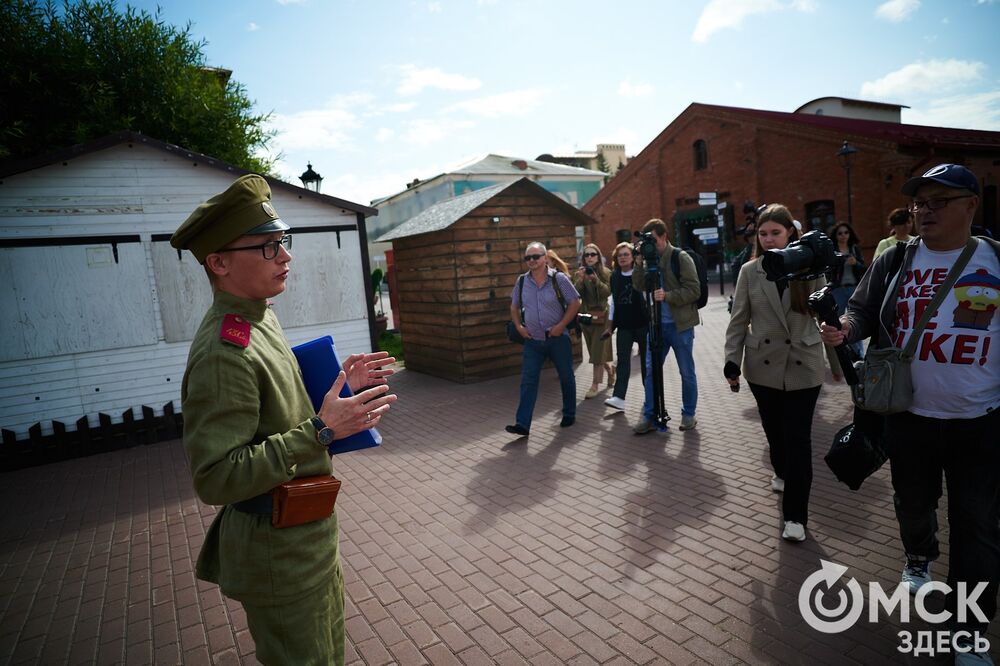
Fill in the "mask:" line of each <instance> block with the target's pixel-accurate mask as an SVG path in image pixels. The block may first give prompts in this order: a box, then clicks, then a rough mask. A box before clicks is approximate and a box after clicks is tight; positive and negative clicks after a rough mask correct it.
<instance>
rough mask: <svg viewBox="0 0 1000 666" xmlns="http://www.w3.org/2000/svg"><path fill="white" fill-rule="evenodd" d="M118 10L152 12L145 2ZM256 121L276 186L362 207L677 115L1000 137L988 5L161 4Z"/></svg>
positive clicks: (742, 1) (643, 139)
mask: <svg viewBox="0 0 1000 666" xmlns="http://www.w3.org/2000/svg"><path fill="white" fill-rule="evenodd" d="M130 4H132V5H133V6H136V7H140V8H143V9H148V10H150V11H154V10H155V7H156V4H157V3H156V2H153V1H150V2H146V1H145V0H143V1H142V2H134V3H130ZM165 4H166V6H165V7H164V8H163V11H162V13H161V17H162V18H163V19H164V20H166V21H167V22H169V23H173V24H177V25H184V24H186V23H187V22H188V21H190V22H191V23H192V35H193V36H194V37H195V38H197V39H205V40H206V41H207V42H208V44H207V46H206V48H205V53H206V55H207V58H208V63H209V64H210V65H213V66H217V67H224V68H227V69H231V70H233V77H234V78H235V79H236V80H238V81H240V82H241V83H243V84H244V85H246V87H247V89H248V92H249V95H250V97H251V98H252V99H254V100H255V101H256V103H257V109H258V110H259V111H264V112H266V111H271V112H273V114H274V117H273V126H274V128H275V129H276V130H278V132H279V135H278V137H277V138H276V140H275V142H274V148H275V149H276V151H280V152H281V153H282V154H283V158H282V160H281V162H280V163H279V166H278V169H279V172H280V174H281V175H282V176H283V177H284V178H285V179H286V180H289V181H291V182H295V183H296V184H298V182H299V181H298V179H297V176H298V175H299V174H300V173H302V172H303V171H305V169H306V163H307V161H308V162H312V164H313V168H314V169H315V170H316V171H318V172H319V173H320V174H322V176H323V177H324V181H323V189H322V191H323V193H324V194H331V195H334V196H337V197H341V198H344V199H348V200H351V201H355V202H357V203H364V204H367V203H369V202H370V201H371V200H372V199H375V198H378V197H382V196H387V195H390V194H393V193H395V192H397V191H399V190H402V189H404V188H405V183H407V182H409V181H411V180H413V179H414V178H421V179H424V178H430V177H432V176H435V175H437V174H439V173H442V172H443V171H445V170H447V169H448V168H450V167H453V166H455V165H457V164H460V163H462V162H465V161H468V160H470V159H473V158H476V157H479V156H482V155H485V154H486V153H491V152H492V153H498V154H501V155H510V156H516V157H523V158H529V159H532V158H535V157H537V156H538V155H540V154H542V153H561V152H569V153H571V152H573V151H575V150H593V149H594V147H595V146H596V144H597V143H598V142H601V143H624V144H625V146H626V150H627V152H628V154H630V155H635V154H637V153H639V151H640V150H642V148H644V147H645V146H646V145H647V144H648V143H649V142H650V141H651V140H652V139H653V138H654V137H655V136H656V135H657V134H658V133H659V132H660V131H662V130H663V128H665V127H666V126H667V125H668V124H669V123H670V122H671V121H672V120H673V119H674V118H675V117H676V116H677V115H678V114H679V113H680V112H681V111H683V110H684V109H685V108H686V107H687V106H688V105H689V104H690V103H692V102H703V103H709V104H722V105H728V106H741V107H749V108H757V109H769V110H775V111H794V110H795V109H796V108H797V107H799V106H800V105H802V104H804V103H805V102H808V101H810V100H812V99H815V98H818V97H823V96H827V95H836V96H843V97H851V98H855V99H871V100H877V101H884V102H892V103H897V104H905V105H907V106H909V107H910V108H909V109H904V110H903V122H905V123H914V124H922V125H941V126H948V127H965V128H972V129H989V130H1000V47H998V46H997V44H996V29H997V27H998V26H1000V0H891V1H889V2H878V1H877V0H874V1H871V2H861V1H859V0H836V1H835V0H706V1H702V2H681V1H667V0H663V1H660V2H638V1H630V0H620V1H619V2H613V3H609V2H592V1H590V0H537V1H533V2H532V1H528V0H420V1H394V0H384V1H382V0H369V1H364V2H362V1H356V2H355V1H342V2H334V1H331V0H243V1H241V2H235V1H231V0H198V1H193V0H172V1H171V2H169V3H165Z"/></svg>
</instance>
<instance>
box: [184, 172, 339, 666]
mask: <svg viewBox="0 0 1000 666" xmlns="http://www.w3.org/2000/svg"><path fill="white" fill-rule="evenodd" d="M244 178H256V179H257V180H258V181H260V182H259V183H258V182H251V183H244V184H242V185H239V187H242V188H243V189H246V188H247V187H251V188H257V189H258V190H259V189H260V185H261V184H263V188H264V189H267V184H266V182H265V181H263V179H261V178H260V177H259V176H253V177H244ZM241 180H243V179H241ZM239 183H240V181H237V184H239ZM237 184H234V185H233V187H231V188H230V190H233V188H236V187H238V185H237ZM230 190H227V193H228V192H230ZM242 194H243V195H246V193H245V192H243V193H242ZM225 195H226V193H224V194H222V195H219V197H225ZM256 196H262V195H261V194H260V192H259V191H258V192H257V194H256ZM219 197H216V198H213V200H210V201H209V203H212V202H213V201H215V199H218V198H219ZM252 197H253V195H251V198H252ZM267 198H268V199H269V198H270V191H269V190H267ZM225 204H226V200H225V199H223V200H221V202H220V203H219V205H225ZM206 205H207V204H206ZM203 206H204V205H203ZM266 210H267V212H268V214H273V208H270V205H269V204H268V207H267V209H266ZM244 212H245V211H244ZM199 214H201V215H204V211H203V208H199V209H198V210H197V211H195V213H194V214H193V215H192V218H194V221H195V224H203V225H204V224H205V222H203V221H202V218H201V217H196V216H198V215H199ZM210 215H212V216H214V217H213V224H237V226H238V227H240V226H241V225H246V224H248V222H243V223H239V222H236V223H234V222H230V221H229V219H230V218H229V217H228V216H226V215H222V214H218V213H210ZM192 218H189V219H188V222H185V225H189V223H191V222H192ZM273 219H277V216H276V214H275V215H273ZM255 222H259V220H255ZM279 222H280V220H279ZM255 226H256V225H255ZM285 228H287V227H285ZM185 229H186V227H185V226H182V227H181V229H179V230H178V234H175V238H176V237H178V235H179V234H180V237H181V240H180V241H178V242H177V244H178V245H184V246H188V245H192V246H193V244H192V243H187V242H186V241H185V240H184V238H185V237H184V236H183V235H182V234H181V231H182V230H185ZM252 230H253V227H251V228H249V229H247V228H238V229H237V233H236V234H235V236H234V237H233V238H230V239H228V240H222V241H221V242H222V243H228V242H230V241H231V240H233V239H234V238H237V237H239V236H240V235H242V234H245V233H247V232H248V231H252ZM187 231H188V233H189V234H190V233H191V232H190V230H189V229H187ZM226 236H228V234H223V235H222V236H219V237H218V238H217V239H216V240H214V241H212V242H211V243H209V244H208V245H207V246H206V245H204V244H202V245H201V246H200V247H199V249H198V252H201V253H202V255H203V256H201V257H199V260H200V261H203V260H204V255H205V254H208V253H210V252H212V251H214V250H215V249H219V248H220V247H221V245H217V244H218V243H219V242H220V240H219V239H224V238H226ZM195 237H197V234H196V236H195ZM212 245H217V247H215V248H212V247H211V246H212ZM198 252H196V254H195V256H196V257H197V256H198ZM181 405H182V411H183V414H184V447H185V450H186V452H187V456H188V460H189V462H190V466H191V473H192V476H193V479H194V487H195V491H196V492H197V493H198V496H199V497H200V498H201V499H202V500H203V501H204V502H206V503H209V504H215V505H224V506H223V507H222V509H221V510H220V511H219V513H218V515H217V516H216V518H215V520H214V521H213V523H212V525H211V527H210V528H209V530H208V533H207V534H206V536H205V542H204V544H203V545H202V550H201V553H200V555H199V557H198V565H197V576H198V577H199V578H201V579H203V580H206V581H210V582H213V583H217V584H218V585H219V587H220V588H221V589H222V592H223V594H225V595H226V596H228V597H231V598H233V599H236V600H238V601H240V602H242V604H243V606H244V609H245V610H246V613H247V622H248V624H249V627H250V632H251V634H252V635H253V638H254V641H255V643H256V646H257V658H258V660H259V661H261V662H262V663H264V664H296V665H299V664H343V663H344V598H343V590H344V585H343V574H342V572H341V567H340V555H339V550H338V536H339V535H338V527H337V515H336V513H334V514H333V515H331V516H329V517H328V518H325V519H323V520H319V521H315V522H311V523H306V524H303V525H298V526H295V527H286V528H282V529H278V528H275V527H272V526H271V522H270V517H269V516H267V515H260V514H256V513H248V512H244V511H242V510H239V509H237V508H235V507H233V506H232V504H233V503H236V502H240V501H243V500H248V499H250V498H253V497H255V496H258V495H261V494H264V493H267V492H268V491H269V490H271V489H272V488H273V487H275V486H277V485H279V484H281V483H283V482H285V481H288V480H290V479H292V478H296V477H303V476H316V475H321V474H329V473H330V456H329V454H328V453H327V451H326V448H325V447H324V446H322V445H321V444H319V442H318V441H317V437H316V435H317V433H316V428H315V427H314V425H313V424H312V422H311V421H310V418H311V417H313V416H315V412H314V410H313V408H312V405H311V403H310V400H309V396H308V394H307V393H306V389H305V386H304V384H303V382H302V376H301V372H300V370H299V366H298V363H297V362H296V359H295V356H294V355H293V354H292V351H291V349H290V348H289V346H288V342H287V340H286V339H285V336H284V333H283V332H282V330H281V326H280V325H279V324H278V320H277V318H276V317H275V315H274V313H273V312H272V311H271V309H270V307H268V305H267V303H266V302H265V301H263V300H260V301H258V300H247V299H244V298H240V297H237V296H234V295H232V294H229V293H227V292H224V291H216V292H215V299H214V303H213V304H212V307H211V308H210V309H209V311H208V312H207V314H206V315H205V318H204V319H203V321H202V323H201V326H200V327H199V329H198V332H197V334H196V335H195V337H194V340H193V341H192V343H191V351H190V354H189V356H188V364H187V370H186V371H185V374H184V381H183V385H182V387H181Z"/></svg>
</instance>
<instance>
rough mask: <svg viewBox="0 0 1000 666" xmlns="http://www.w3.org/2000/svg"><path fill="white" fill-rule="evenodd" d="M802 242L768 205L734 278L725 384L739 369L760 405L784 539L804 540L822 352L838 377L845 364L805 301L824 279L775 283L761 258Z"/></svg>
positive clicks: (782, 212) (734, 380) (736, 378)
mask: <svg viewBox="0 0 1000 666" xmlns="http://www.w3.org/2000/svg"><path fill="white" fill-rule="evenodd" d="M796 239H798V229H797V228H796V227H795V225H794V223H793V220H792V214H791V213H790V212H789V211H788V209H787V208H785V207H784V206H782V205H780V204H771V205H769V206H767V207H766V208H765V209H764V210H763V212H761V214H760V217H759V218H758V220H757V237H756V240H755V248H754V259H753V260H751V261H749V262H747V263H746V264H744V265H743V267H742V268H741V270H740V275H739V278H738V279H737V280H736V294H735V295H734V297H733V314H732V318H731V319H730V320H729V328H728V329H727V330H726V365H725V368H724V371H723V372H724V373H725V376H726V380H727V381H728V382H729V384H730V386H732V387H735V388H733V390H734V391H738V390H739V385H740V375H741V372H740V366H741V365H742V374H743V375H746V380H747V384H749V385H750V390H751V391H752V392H753V396H754V398H755V399H756V401H757V410H758V412H759V413H760V420H761V425H762V426H763V428H764V434H765V435H766V437H767V443H768V446H769V448H770V457H771V467H772V468H773V470H774V475H773V476H772V478H771V488H772V489H773V490H774V491H776V492H779V493H780V492H783V493H784V495H783V497H782V503H781V504H782V507H781V508H782V513H783V514H784V521H785V526H784V530H783V531H782V535H781V536H782V537H783V538H785V539H788V540H789V541H804V540H805V538H806V534H805V526H806V523H807V521H808V513H809V491H810V487H811V486H812V440H811V437H810V432H811V430H812V420H813V412H814V411H815V409H816V400H817V399H818V398H819V390H820V387H821V386H822V384H823V381H824V378H825V374H826V369H825V366H824V362H823V355H824V349H826V353H827V356H828V357H829V359H830V367H831V369H832V370H833V376H834V379H836V380H837V381H839V380H840V364H839V363H838V362H837V358H836V356H835V354H834V353H833V350H832V349H829V348H825V346H824V345H823V343H822V341H821V340H820V335H819V330H818V328H817V325H816V321H815V320H814V319H813V317H812V315H810V313H809V309H808V306H807V303H806V299H807V298H808V297H809V294H810V293H812V292H813V291H815V290H817V289H819V288H820V287H822V286H823V285H824V284H825V283H826V281H825V280H824V279H823V278H822V277H820V278H817V279H815V280H809V281H805V282H801V281H792V282H790V283H785V282H783V281H778V282H772V281H770V280H768V279H767V278H766V277H765V275H764V269H763V268H762V267H761V262H760V257H761V255H763V253H764V252H765V251H767V250H772V249H774V250H780V249H784V247H785V246H786V245H787V244H788V243H789V242H791V241H793V240H796Z"/></svg>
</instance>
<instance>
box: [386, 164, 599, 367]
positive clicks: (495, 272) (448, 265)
mask: <svg viewBox="0 0 1000 666" xmlns="http://www.w3.org/2000/svg"><path fill="white" fill-rule="evenodd" d="M591 224H594V220H593V219H592V218H591V217H589V216H587V215H585V214H584V213H582V212H580V211H579V210H577V209H576V208H575V207H573V206H572V205H571V204H569V203H567V202H566V201H564V200H563V199H561V198H560V197H558V196H557V195H555V194H552V193H551V192H548V191H547V190H545V189H543V188H542V187H541V186H539V185H537V184H535V183H534V182H532V181H531V180H529V179H528V178H522V179H520V180H518V181H515V182H513V183H501V184H498V185H493V186H490V187H486V188H483V189H479V190H474V191H472V192H469V193H467V194H463V195H461V196H458V197H455V198H453V199H449V200H447V201H442V202H440V203H438V204H435V205H434V206H432V207H430V208H428V209H426V210H424V211H423V212H421V213H420V214H418V215H417V216H416V217H413V218H411V219H410V220H408V221H407V222H405V223H404V224H402V225H401V226H399V227H397V228H396V229H394V230H392V231H390V232H388V233H386V234H384V235H383V236H381V237H380V238H379V239H378V240H379V242H381V241H392V246H393V253H394V256H395V269H396V276H397V284H398V296H399V307H400V313H399V318H400V321H399V328H400V333H401V335H402V339H403V353H404V355H405V357H406V367H407V368H408V369H410V370H416V371H418V372H424V373H427V374H429V375H434V376H436V377H443V378H445V379H450V380H452V381H455V382H461V383H463V384H465V383H471V382H478V381H482V380H485V379H492V378H495V377H502V376H505V375H511V374H516V373H518V372H520V368H521V353H520V352H521V349H520V347H518V346H517V345H514V344H513V343H511V342H510V341H508V340H507V338H506V336H505V334H504V326H505V324H506V322H507V321H508V320H509V319H510V296H511V291H512V289H513V288H514V283H515V282H516V280H517V276H518V275H520V274H521V273H523V272H524V271H525V270H526V267H525V265H524V251H525V249H526V247H527V245H528V243H530V242H533V241H541V242H542V243H545V245H546V247H549V248H551V249H553V250H555V251H556V252H557V253H559V256H561V257H563V259H564V260H565V261H566V262H567V263H568V264H569V265H570V266H573V265H574V264H575V263H576V261H577V253H576V236H577V234H576V228H577V227H578V226H581V225H591ZM574 350H575V351H574V355H575V356H576V357H577V358H579V355H580V346H579V341H578V340H576V341H575V343H574Z"/></svg>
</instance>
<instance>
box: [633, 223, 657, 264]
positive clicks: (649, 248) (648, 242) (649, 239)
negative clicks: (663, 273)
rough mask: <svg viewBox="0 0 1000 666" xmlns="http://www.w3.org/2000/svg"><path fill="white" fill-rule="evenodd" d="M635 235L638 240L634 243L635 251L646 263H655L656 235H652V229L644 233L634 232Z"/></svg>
mask: <svg viewBox="0 0 1000 666" xmlns="http://www.w3.org/2000/svg"><path fill="white" fill-rule="evenodd" d="M635 235H636V237H637V238H638V239H639V242H638V243H636V244H635V251H636V252H637V253H638V254H639V255H640V256H641V257H642V258H643V259H644V260H645V261H646V263H647V265H648V264H653V265H655V264H656V259H657V256H656V236H654V235H653V232H652V231H647V232H645V233H642V232H639V231H637V232H635Z"/></svg>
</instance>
